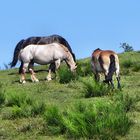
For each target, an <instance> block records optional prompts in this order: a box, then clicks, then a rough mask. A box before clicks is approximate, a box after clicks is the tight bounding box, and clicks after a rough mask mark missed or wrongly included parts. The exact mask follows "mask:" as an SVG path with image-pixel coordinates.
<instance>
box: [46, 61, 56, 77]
mask: <svg viewBox="0 0 140 140" xmlns="http://www.w3.org/2000/svg"><path fill="white" fill-rule="evenodd" d="M49 70H51V72H53V73H54V74H55V77H56V65H55V62H53V63H51V64H50V66H49ZM47 77H48V78H49V76H47ZM48 78H47V79H48Z"/></svg>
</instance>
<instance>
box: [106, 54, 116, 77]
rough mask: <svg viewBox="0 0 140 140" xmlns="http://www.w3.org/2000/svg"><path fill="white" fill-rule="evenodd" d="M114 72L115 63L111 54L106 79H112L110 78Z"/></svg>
mask: <svg viewBox="0 0 140 140" xmlns="http://www.w3.org/2000/svg"><path fill="white" fill-rule="evenodd" d="M115 71H116V62H115V56H114V55H113V54H111V55H110V66H109V73H108V78H109V79H112V76H113V74H114V72H115Z"/></svg>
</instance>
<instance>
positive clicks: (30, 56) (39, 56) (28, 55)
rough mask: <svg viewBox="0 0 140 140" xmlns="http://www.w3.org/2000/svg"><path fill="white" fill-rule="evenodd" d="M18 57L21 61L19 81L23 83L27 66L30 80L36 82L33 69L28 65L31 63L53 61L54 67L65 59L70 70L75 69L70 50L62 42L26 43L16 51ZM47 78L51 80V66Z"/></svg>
mask: <svg viewBox="0 0 140 140" xmlns="http://www.w3.org/2000/svg"><path fill="white" fill-rule="evenodd" d="M18 59H19V60H20V61H21V66H20V70H19V71H20V74H21V80H20V81H21V82H22V83H25V72H26V69H27V68H28V69H29V71H30V73H31V79H32V81H35V82H37V81H38V79H37V78H36V77H35V73H34V71H33V69H32V68H31V67H30V65H31V64H32V63H37V64H41V65H46V64H50V63H54V64H55V66H56V68H58V67H59V66H60V62H61V61H63V60H65V61H66V63H67V64H68V66H69V67H70V70H71V71H74V70H75V69H76V63H75V61H74V59H73V56H72V54H71V53H70V51H69V50H68V49H67V48H66V47H65V46H64V45H62V44H59V43H52V44H44V45H35V44H31V45H27V46H26V47H24V48H23V49H21V50H20V51H19V53H18ZM47 79H48V80H51V68H49V73H48V76H47Z"/></svg>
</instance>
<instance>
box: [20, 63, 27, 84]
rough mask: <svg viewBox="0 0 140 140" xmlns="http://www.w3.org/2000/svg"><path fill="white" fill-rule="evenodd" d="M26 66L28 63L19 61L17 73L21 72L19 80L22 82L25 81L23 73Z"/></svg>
mask: <svg viewBox="0 0 140 140" xmlns="http://www.w3.org/2000/svg"><path fill="white" fill-rule="evenodd" d="M27 67H28V63H23V62H21V65H20V68H19V73H20V74H21V78H20V82H21V83H23V84H24V83H26V81H25V73H26V69H27Z"/></svg>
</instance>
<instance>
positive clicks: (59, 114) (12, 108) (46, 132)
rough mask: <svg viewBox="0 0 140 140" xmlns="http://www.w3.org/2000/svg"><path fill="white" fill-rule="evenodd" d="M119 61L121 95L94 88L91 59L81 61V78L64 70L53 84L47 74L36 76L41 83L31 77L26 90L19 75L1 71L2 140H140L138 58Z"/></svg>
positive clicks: (128, 55)
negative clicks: (20, 81)
mask: <svg viewBox="0 0 140 140" xmlns="http://www.w3.org/2000/svg"><path fill="white" fill-rule="evenodd" d="M119 58H120V64H121V84H122V91H118V90H117V89H114V90H112V89H109V88H108V87H107V86H106V85H104V84H102V82H100V83H95V81H94V79H93V78H92V77H93V74H92V71H91V68H90V67H91V66H90V59H89V58H87V59H82V60H79V61H78V64H79V65H78V70H77V75H73V74H72V73H70V71H69V70H68V69H67V67H65V66H61V68H60V70H59V71H58V72H57V78H56V80H55V79H54V80H53V81H50V82H47V81H45V80H44V79H45V77H46V75H47V72H46V71H40V72H37V77H38V79H39V80H40V82H39V83H32V82H31V80H30V75H29V74H27V76H26V77H27V83H26V84H24V85H22V84H20V83H19V75H18V69H10V70H6V71H5V70H3V71H0V79H1V83H0V139H7V140H8V139H15V140H19V139H39V140H40V139H44V140H45V139H47V140H49V139H50V140H51V139H54V140H55V139H56V140H58V139H90V138H91V139H120V140H131V139H134V140H135V139H139V138H140V134H139V131H140V127H139V126H140V109H139V108H140V94H139V93H140V80H139V79H140V73H139V64H140V59H139V58H140V53H139V52H127V53H123V54H120V55H119ZM126 63H127V64H126ZM126 65H127V66H126ZM35 69H37V70H42V69H43V70H45V69H46V67H45V66H37V67H36V68H35ZM101 79H102V80H103V77H101ZM113 79H114V82H115V85H117V82H116V81H115V77H114V78H113ZM115 87H116V86H115Z"/></svg>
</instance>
